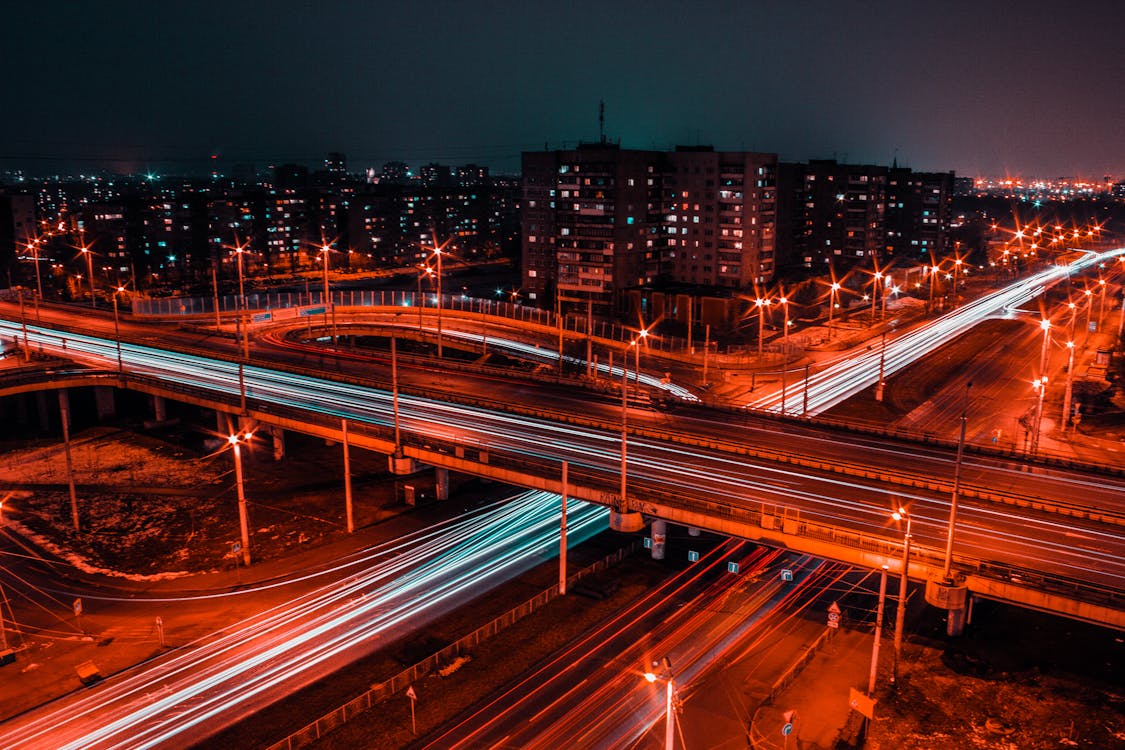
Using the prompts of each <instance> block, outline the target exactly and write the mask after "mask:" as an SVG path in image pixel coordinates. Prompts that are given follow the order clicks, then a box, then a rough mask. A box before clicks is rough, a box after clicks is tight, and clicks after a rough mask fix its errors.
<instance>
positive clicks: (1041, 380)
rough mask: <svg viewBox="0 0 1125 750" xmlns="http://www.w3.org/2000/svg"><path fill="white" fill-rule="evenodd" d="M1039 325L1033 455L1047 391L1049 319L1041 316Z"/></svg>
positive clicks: (1032, 442)
mask: <svg viewBox="0 0 1125 750" xmlns="http://www.w3.org/2000/svg"><path fill="white" fill-rule="evenodd" d="M1039 327H1040V328H1042V329H1043V350H1042V352H1041V353H1040V355H1039V377H1037V378H1036V379H1035V380H1034V381H1032V384H1031V386H1032V388H1034V389H1035V391H1036V394H1037V399H1036V402H1035V432H1034V433H1032V436H1031V455H1032V456H1034V455H1036V453H1037V452H1038V451H1039V430H1040V428H1041V427H1042V424H1043V397H1044V395H1045V394H1046V392H1047V355H1048V347H1049V346H1050V342H1051V321H1050V320H1048V319H1047V318H1043V319H1042V320H1040V321H1039Z"/></svg>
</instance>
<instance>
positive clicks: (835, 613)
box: [828, 602, 840, 628]
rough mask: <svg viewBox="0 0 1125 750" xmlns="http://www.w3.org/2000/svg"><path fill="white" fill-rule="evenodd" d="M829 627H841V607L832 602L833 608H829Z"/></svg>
mask: <svg viewBox="0 0 1125 750" xmlns="http://www.w3.org/2000/svg"><path fill="white" fill-rule="evenodd" d="M828 627H830V628H838V627H840V605H839V604H837V603H836V602H832V606H830V607H829V608H828Z"/></svg>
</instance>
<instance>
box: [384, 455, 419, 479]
mask: <svg viewBox="0 0 1125 750" xmlns="http://www.w3.org/2000/svg"><path fill="white" fill-rule="evenodd" d="M387 468H388V469H389V470H390V472H391V473H392V474H396V475H398V476H402V475H404V474H413V473H414V472H416V471H418V462H417V461H415V460H414V459H413V458H411V457H410V456H395V455H390V456H387Z"/></svg>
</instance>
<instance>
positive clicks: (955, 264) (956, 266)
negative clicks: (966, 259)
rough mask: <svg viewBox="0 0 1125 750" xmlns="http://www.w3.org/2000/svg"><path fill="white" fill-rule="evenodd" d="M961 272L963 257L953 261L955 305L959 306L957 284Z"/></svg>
mask: <svg viewBox="0 0 1125 750" xmlns="http://www.w3.org/2000/svg"><path fill="white" fill-rule="evenodd" d="M960 272H961V259H960V258H957V259H955V260H954V261H953V306H954V307H957V286H958V275H959V274H960Z"/></svg>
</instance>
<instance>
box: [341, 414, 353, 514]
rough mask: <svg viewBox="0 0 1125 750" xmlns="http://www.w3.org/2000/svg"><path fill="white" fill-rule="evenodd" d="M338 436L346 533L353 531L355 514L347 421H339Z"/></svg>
mask: <svg viewBox="0 0 1125 750" xmlns="http://www.w3.org/2000/svg"><path fill="white" fill-rule="evenodd" d="M340 434H341V436H342V442H343V445H344V517H345V519H346V521H347V526H348V533H349V534H351V533H352V532H354V531H355V514H354V513H353V512H352V465H351V460H350V456H349V455H348V420H346V419H341V420H340Z"/></svg>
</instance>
